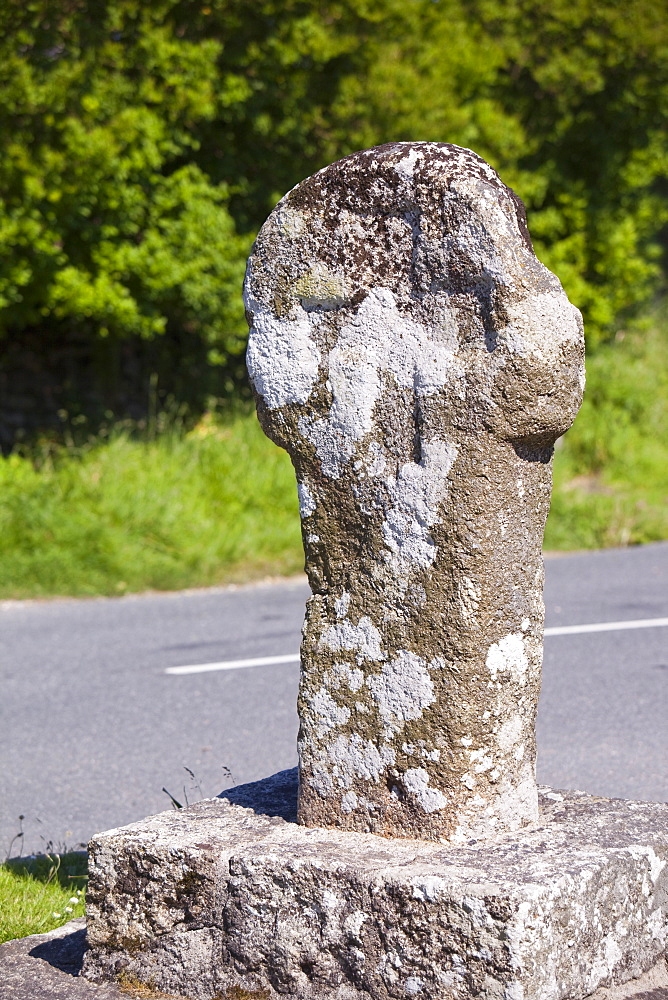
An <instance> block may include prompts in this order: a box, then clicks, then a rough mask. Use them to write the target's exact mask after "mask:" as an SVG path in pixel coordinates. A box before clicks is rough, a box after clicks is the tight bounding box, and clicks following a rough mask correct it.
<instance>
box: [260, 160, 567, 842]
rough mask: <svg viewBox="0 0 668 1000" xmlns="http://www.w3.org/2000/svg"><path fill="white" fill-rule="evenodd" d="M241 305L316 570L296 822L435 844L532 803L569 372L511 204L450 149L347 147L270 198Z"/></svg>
mask: <svg viewBox="0 0 668 1000" xmlns="http://www.w3.org/2000/svg"><path fill="white" fill-rule="evenodd" d="M245 302H246V308H247V313H248V317H249V323H250V325H251V332H250V341H249V347H248V370H249V373H250V377H251V381H252V384H253V387H254V391H255V395H256V401H257V408H258V414H259V418H260V421H261V423H262V426H263V428H264V430H265V432H266V433H267V434H268V435H269V437H270V438H272V439H273V440H274V441H275V442H277V443H278V444H280V445H282V446H283V447H284V448H286V449H287V450H288V452H289V454H290V457H291V459H292V462H293V464H294V467H295V470H296V474H297V481H298V490H299V499H300V509H301V518H302V531H303V540H304V549H305V552H306V571H307V574H308V579H309V582H310V585H311V589H312V592H313V596H312V597H311V598H310V600H309V602H308V605H307V611H306V620H305V624H304V631H303V643H302V652H301V657H302V674H301V686H300V694H299V716H300V723H301V725H300V733H299V758H300V767H299V809H298V815H299V820H300V822H301V823H304V824H306V825H308V826H325V827H340V828H343V829H345V830H356V831H371V832H374V833H378V834H383V835H387V836H399V837H419V838H423V839H435V840H442V841H445V842H450V843H463V842H467V841H470V840H476V839H479V838H489V837H491V836H495V835H497V834H500V833H503V832H504V831H508V830H516V829H518V828H520V827H522V826H525V825H527V824H529V823H531V822H534V821H535V820H536V819H537V791H536V781H535V716H536V708H537V703H538V695H539V689H540V672H541V660H542V647H543V618H544V608H543V597H542V588H543V566H542V560H541V544H542V538H543V530H544V526H545V519H546V517H547V513H548V508H549V503H550V488H551V457H552V449H553V445H554V441H555V440H556V438H557V437H559V435H561V434H563V433H564V431H566V430H567V428H568V427H569V426H570V425H571V423H572V421H573V419H574V417H575V414H576V412H577V410H578V407H579V405H580V401H581V397H582V390H583V385H584V368H583V334H582V321H581V317H580V314H579V312H578V311H577V309H575V308H574V307H573V306H572V305H571V304H570V303H569V301H568V299H567V298H566V295H565V294H564V292H563V290H562V288H561V285H560V283H559V281H558V280H557V278H556V277H555V276H554V275H553V274H551V273H550V272H549V271H548V270H547V269H546V268H545V267H544V266H543V265H542V264H540V263H539V261H538V260H537V258H536V257H535V255H534V253H533V249H532V246H531V241H530V239H529V234H528V231H527V227H526V220H525V214H524V208H523V205H522V203H521V201H520V200H519V198H517V196H516V195H515V194H514V193H513V192H512V191H511V190H510V189H509V188H507V187H506V186H505V185H504V184H503V183H502V182H501V180H500V179H499V177H498V175H497V174H496V173H495V172H494V170H492V168H491V167H490V166H488V164H487V163H485V162H484V161H483V160H482V159H480V157H479V156H477V155H476V154H475V153H472V152H471V151H470V150H467V149H461V148H459V147H457V146H451V145H448V144H445V143H430V142H402V143H390V144H388V145H385V146H379V147H377V148H375V149H370V150H367V151H365V152H361V153H355V154H353V155H352V156H348V157H346V158H345V159H343V160H340V161H339V162H337V163H334V164H332V165H331V166H329V167H327V168H325V169H324V170H321V171H319V172H318V173H316V174H314V175H313V176H312V177H309V178H308V179H307V180H305V181H303V182H302V183H301V184H298V185H297V187H295V188H294V189H293V190H292V191H290V192H289V193H288V194H287V195H286V196H285V197H284V198H283V199H282V201H281V202H280V203H279V204H278V205H277V207H276V208H275V209H274V211H273V212H272V214H271V215H270V217H269V218H268V220H267V222H266V223H265V225H264V226H263V228H262V230H261V232H260V235H259V236H258V239H257V241H256V243H255V246H254V248H253V251H252V255H251V257H250V260H249V264H248V272H247V278H246V285H245Z"/></svg>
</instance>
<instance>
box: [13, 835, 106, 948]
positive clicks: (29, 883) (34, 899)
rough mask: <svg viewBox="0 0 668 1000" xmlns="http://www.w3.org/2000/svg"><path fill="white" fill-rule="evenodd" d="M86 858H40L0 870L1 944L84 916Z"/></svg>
mask: <svg viewBox="0 0 668 1000" xmlns="http://www.w3.org/2000/svg"><path fill="white" fill-rule="evenodd" d="M87 869H88V862H87V858H86V856H85V854H83V853H79V852H72V853H67V854H62V855H60V854H55V853H54V854H43V855H39V856H37V857H31V858H18V859H14V860H11V861H6V862H5V863H4V865H1V866H0V944H2V943H3V942H4V941H11V940H12V939H13V938H20V937H26V935H28V934H44V933H45V932H46V931H50V930H53V929H54V928H55V927H60V926H61V925H62V924H65V923H67V921H68V920H72V919H73V918H74V917H82V916H83V915H84V900H85V894H84V889H85V884H86V872H87Z"/></svg>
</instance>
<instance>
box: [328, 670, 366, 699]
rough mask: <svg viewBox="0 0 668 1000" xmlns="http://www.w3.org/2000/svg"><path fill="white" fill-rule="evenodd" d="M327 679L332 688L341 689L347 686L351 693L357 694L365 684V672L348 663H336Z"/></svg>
mask: <svg viewBox="0 0 668 1000" xmlns="http://www.w3.org/2000/svg"><path fill="white" fill-rule="evenodd" d="M326 679H327V683H328V684H329V686H330V687H331V688H339V687H341V685H342V684H345V686H346V687H347V688H349V689H350V690H351V691H353V692H357V691H359V690H361V688H362V685H363V684H364V672H363V671H362V670H360V669H359V668H357V667H351V666H350V665H349V664H348V663H335V664H334V666H333V667H332V669H331V670H330V671H329V673H328V674H327V675H326Z"/></svg>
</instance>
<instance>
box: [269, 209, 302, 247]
mask: <svg viewBox="0 0 668 1000" xmlns="http://www.w3.org/2000/svg"><path fill="white" fill-rule="evenodd" d="M274 219H275V225H276V228H277V229H278V231H279V232H280V234H281V236H284V237H286V238H287V239H289V240H296V239H299V237H300V236H301V235H302V234H303V233H304V231H305V230H306V219H305V218H304V216H303V214H302V213H301V212H298V211H297V210H296V209H294V208H292V207H291V206H290V205H287V204H286V203H285V201H282V202H279V204H278V205H277V206H276V209H275V212H274Z"/></svg>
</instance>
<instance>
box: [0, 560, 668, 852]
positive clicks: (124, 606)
mask: <svg viewBox="0 0 668 1000" xmlns="http://www.w3.org/2000/svg"><path fill="white" fill-rule="evenodd" d="M546 571H547V583H546V594H545V600H546V610H547V619H546V626H547V634H546V639H545V662H544V671H543V693H542V697H541V704H540V711H539V720H538V779H539V781H541V782H543V783H546V784H551V785H553V786H554V787H561V788H581V789H584V790H586V791H590V792H594V793H596V794H601V795H612V796H624V797H628V798H645V799H650V800H658V801H661V800H666V799H668V627H666V626H667V625H668V543H659V544H656V545H648V546H644V547H641V548H634V549H617V550H609V551H605V552H594V553H585V554H578V555H569V556H562V557H557V558H550V559H548V560H547V562H546ZM307 596H308V588H307V586H306V584H305V583H304V582H302V581H296V582H295V581H293V582H283V583H278V584H265V585H259V586H252V587H243V588H238V589H226V590H207V591H197V592H188V593H178V594H166V595H157V594H151V595H142V596H134V597H124V598H116V599H110V600H88V601H65V600H63V601H48V602H37V601H27V602H11V601H9V602H0V630H1V632H2V641H1V643H0V677H1V678H2V697H1V700H0V763H1V768H0V803H1V809H0V860H1V858H2V857H4V855H5V854H6V853H8V852H9V854H10V855H12V856H13V855H16V854H18V853H19V844H20V841H17V840H14V842H13V843H12V838H13V837H14V836H15V835H16V834H17V833H18V832H19V830H20V829H21V828H23V830H24V838H23V847H22V849H21V850H22V853H24V854H26V853H32V852H37V851H41V850H44V849H45V847H47V846H48V845H49V844H51V845H53V847H55V848H56V849H61V850H62V849H63V848H65V847H75V846H77V845H78V844H79V843H82V842H85V841H87V840H88V838H89V837H90V836H91V835H92V834H93V833H95V832H96V831H98V830H103V829H108V828H110V827H114V826H120V825H122V824H124V823H128V822H131V821H132V820H137V819H140V818H142V817H144V816H146V815H149V814H150V813H154V812H159V811H161V810H163V809H166V808H169V807H170V800H169V798H168V796H167V794H166V793H165V792H164V791H163V788H166V789H167V791H168V792H169V793H170V794H171V795H172V796H174V798H176V799H177V800H179V801H180V802H185V801H186V800H188V801H193V800H195V799H197V798H201V797H202V796H211V795H216V794H218V793H219V792H220V791H221V790H222V789H223V788H225V787H229V786H230V785H231V784H238V783H240V782H245V781H252V780H255V779H257V778H261V777H264V776H266V775H268V774H272V773H273V772H275V771H278V770H281V769H282V768H286V767H292V766H293V765H294V764H295V763H296V747H295V740H296V733H297V715H296V696H297V682H298V671H299V667H298V663H297V659H296V656H295V654H296V653H297V651H298V648H299V632H300V628H301V622H302V616H303V609H304V602H305V600H306V597H307ZM638 622H640V623H641V624H640V625H639V626H638V625H635V626H633V623H638ZM648 622H649V623H650V624H649V625H648V624H647V623H648ZM661 622H663V623H662V624H661ZM643 623H644V624H643ZM601 624H602V625H603V626H604V628H602V629H601V628H597V629H594V630H592V629H590V628H589V626H600V625H601ZM611 625H612V626H613V627H610V626H611ZM574 626H586V628H584V629H577V628H576V629H575V630H572V627H574ZM630 626H631V627H630ZM564 629H566V631H564ZM249 660H250V661H255V660H260V661H261V662H260V663H259V664H254V665H253V663H252V662H251V664H250V665H249V664H248V663H247V662H246V661H249ZM267 660H269V662H266V661H267ZM239 661H241V665H239ZM262 661H264V662H262ZM230 664H232V665H230ZM234 664H237V665H236V666H235V665H234ZM212 665H213V666H212ZM175 668H190V669H187V670H176V669H175ZM205 668H206V669H205ZM170 671H171V672H170ZM190 772H192V774H191V773H190ZM19 816H23V817H24V818H23V820H19Z"/></svg>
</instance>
